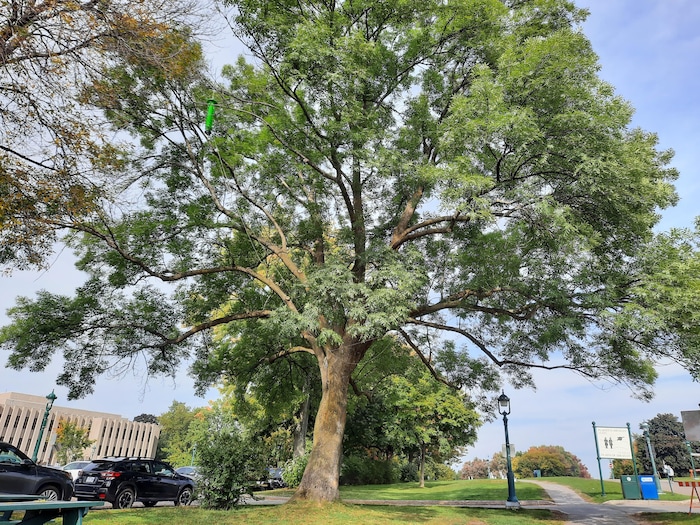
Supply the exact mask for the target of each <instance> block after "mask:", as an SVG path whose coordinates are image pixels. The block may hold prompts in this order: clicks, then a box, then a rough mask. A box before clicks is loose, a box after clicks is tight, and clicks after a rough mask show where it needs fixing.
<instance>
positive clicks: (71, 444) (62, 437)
mask: <svg viewBox="0 0 700 525" xmlns="http://www.w3.org/2000/svg"><path fill="white" fill-rule="evenodd" d="M89 436H90V429H88V428H84V427H81V426H79V425H78V424H77V423H75V422H73V421H69V420H67V419H60V420H59V421H58V426H57V427H56V448H57V449H58V452H57V454H56V456H57V459H58V462H59V463H61V464H62V465H64V464H66V463H70V462H71V461H73V460H75V459H83V458H84V457H85V456H84V452H85V449H86V448H88V447H89V446H90V445H92V444H93V443H94V441H92V440H90V439H89Z"/></svg>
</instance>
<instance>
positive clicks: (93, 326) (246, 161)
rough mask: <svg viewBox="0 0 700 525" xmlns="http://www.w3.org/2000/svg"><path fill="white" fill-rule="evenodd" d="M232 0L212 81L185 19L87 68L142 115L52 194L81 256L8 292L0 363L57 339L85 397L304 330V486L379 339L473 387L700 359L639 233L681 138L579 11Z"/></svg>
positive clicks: (285, 344) (336, 461) (510, 0)
mask: <svg viewBox="0 0 700 525" xmlns="http://www.w3.org/2000/svg"><path fill="white" fill-rule="evenodd" d="M225 3H226V4H227V5H229V6H230V7H232V8H233V13H234V14H233V17H232V20H231V23H232V28H233V30H234V33H235V34H236V36H237V37H238V38H239V39H240V40H241V42H242V43H243V44H244V45H245V46H246V47H247V53H248V55H247V56H248V57H249V60H247V59H246V58H243V57H241V58H239V60H238V61H237V62H236V63H235V64H233V65H231V66H230V67H227V68H226V69H225V71H224V76H225V79H226V84H223V85H215V84H214V82H213V81H211V79H207V78H206V77H203V75H202V68H201V57H200V56H199V54H198V53H197V47H196V45H194V44H193V42H191V40H189V39H188V38H187V35H186V34H182V33H180V34H179V35H180V36H181V38H180V39H171V40H168V43H170V44H172V46H169V45H168V46H166V45H163V46H160V47H158V48H157V50H159V51H161V52H162V51H167V50H173V51H175V50H177V51H178V53H171V54H169V55H167V56H168V57H170V58H171V60H169V61H166V62H167V64H169V67H167V68H164V67H162V64H161V63H160V62H159V61H156V60H150V59H149V57H147V56H144V55H143V54H139V55H136V56H130V57H129V58H130V59H129V60H127V61H122V62H120V63H118V64H116V65H112V64H110V65H109V67H106V68H105V69H104V70H103V71H101V73H102V75H101V76H100V78H99V79H97V80H95V81H94V82H93V83H92V85H91V89H89V90H87V91H85V93H86V96H85V100H86V102H89V103H91V104H93V105H94V106H95V108H96V109H99V110H102V111H103V112H104V115H105V116H106V117H107V118H109V120H110V122H111V123H112V125H113V126H114V129H118V130H121V131H123V132H128V133H131V134H132V135H133V136H134V137H135V138H138V139H139V140H138V142H136V141H134V143H133V144H132V145H131V148H130V149H129V150H128V151H124V152H123V153H124V156H123V158H122V162H121V163H120V165H119V169H115V168H114V167H113V168H112V169H111V171H110V172H109V174H110V184H111V188H112V191H111V192H109V193H101V194H100V195H99V196H98V198H96V199H95V200H94V203H93V205H92V206H91V208H90V210H89V212H90V213H84V214H81V215H75V214H71V213H63V214H61V215H60V220H57V219H56V218H54V221H53V222H52V226H54V227H56V228H63V229H65V230H66V231H70V232H73V235H71V236H70V237H69V238H68V242H69V244H70V246H72V247H73V248H74V249H75V250H76V252H77V254H78V256H79V262H78V268H79V269H81V270H83V271H84V272H86V273H87V275H88V279H87V282H86V283H85V284H84V285H83V286H81V287H80V288H79V289H78V290H76V294H75V296H73V297H62V296H57V295H54V294H50V293H47V292H42V293H40V294H38V295H37V297H36V298H34V299H28V298H20V299H18V303H17V306H16V307H15V308H13V309H11V310H10V312H9V315H10V317H11V319H12V324H11V325H10V326H8V327H6V328H4V329H2V331H1V332H0V343H1V344H2V346H3V347H4V348H7V349H9V350H10V351H11V354H10V359H9V365H10V366H12V367H14V368H17V369H21V368H24V367H29V368H30V369H33V370H41V369H43V368H44V367H45V366H46V365H47V364H48V363H49V362H50V357H51V355H53V353H54V352H55V351H56V349H58V348H61V349H62V352H63V357H64V360H65V363H66V364H65V370H64V372H63V373H62V374H61V375H60V377H59V378H58V382H59V384H63V385H66V386H68V387H69V389H70V396H71V397H77V396H81V395H86V394H88V393H89V392H90V391H91V388H92V384H93V383H94V381H95V380H96V378H97V377H98V376H99V374H100V373H102V372H103V371H104V370H106V369H107V368H108V367H110V366H112V365H113V364H114V363H115V362H127V363H128V362H129V360H131V359H134V358H135V356H137V355H142V356H144V358H145V360H146V361H147V362H148V364H149V372H151V373H174V371H175V370H176V368H177V366H178V364H179V363H180V361H181V360H182V359H183V358H185V357H194V358H195V365H194V372H195V373H196V374H197V376H198V379H199V384H200V386H201V387H202V388H204V387H205V386H207V385H209V384H211V383H212V382H214V381H217V380H218V379H220V378H222V377H224V376H225V375H226V374H227V373H230V372H231V371H236V373H237V374H250V375H249V377H253V374H254V372H255V370H256V369H257V367H258V366H267V365H269V364H270V363H275V362H285V363H288V366H289V367H290V370H291V368H292V367H294V368H295V370H296V371H297V372H298V371H299V370H301V368H300V366H299V365H300V363H303V361H299V360H298V361H297V362H296V364H293V360H294V359H296V357H295V356H296V354H308V355H307V356H306V357H311V360H312V361H313V362H315V364H316V366H317V367H318V376H317V377H318V381H319V383H318V384H319V385H320V389H321V399H320V402H319V406H318V410H317V414H316V417H315V418H314V431H313V437H314V443H313V449H312V452H311V455H310V457H309V462H308V466H307V468H306V471H305V474H304V478H303V479H302V482H301V484H300V486H299V488H298V490H297V493H296V497H297V498H310V499H314V500H322V501H327V500H334V499H336V498H337V497H338V474H339V468H340V461H341V451H342V439H343V434H344V430H345V424H346V408H347V403H348V388H350V387H352V384H353V374H354V373H355V371H356V370H357V369H358V366H359V365H361V364H362V363H364V360H365V358H366V356H369V355H371V354H370V353H368V352H369V350H370V348H372V347H373V345H377V344H380V343H382V342H383V341H385V340H386V339H391V340H393V341H396V342H397V343H399V344H402V345H405V346H406V347H407V348H410V350H411V352H412V354H413V356H414V358H415V359H419V360H420V361H421V362H422V363H423V364H424V365H425V366H426V367H427V368H428V370H429V371H430V372H431V373H432V374H433V376H434V377H435V378H436V379H437V380H439V381H441V382H443V383H445V384H446V385H450V386H452V387H455V388H459V389H462V390H463V391H464V392H467V393H468V394H469V396H470V398H471V400H472V401H473V402H474V403H476V404H477V405H478V404H480V403H486V402H490V401H491V400H492V398H493V393H494V392H497V391H498V388H499V386H500V385H501V383H502V382H503V381H505V380H507V381H510V382H511V383H512V384H514V385H515V386H516V387H522V386H528V385H532V377H531V374H530V371H531V370H532V369H533V368H544V369H552V368H566V369H569V370H571V371H573V372H576V373H579V374H582V375H584V376H586V377H588V378H590V379H592V380H595V379H597V378H607V379H611V380H612V381H616V382H621V383H625V384H628V385H630V386H631V387H633V391H635V392H636V393H638V394H639V395H641V396H642V397H648V396H650V395H651V386H652V385H653V382H654V379H655V377H656V372H655V370H654V362H655V360H656V359H658V358H660V357H664V358H671V359H675V360H677V361H679V362H681V363H684V364H689V363H690V362H693V361H694V362H696V363H697V360H696V359H695V356H696V353H695V352H697V337H696V335H697V334H696V333H695V334H694V335H693V333H692V332H693V330H696V327H695V328H693V327H690V328H689V327H688V325H687V324H685V323H681V322H679V323H676V324H673V325H670V326H668V325H665V324H663V323H659V322H653V323H652V322H646V321H647V319H651V318H653V317H654V316H655V315H657V314H658V312H659V308H658V302H659V300H661V299H662V298H663V297H664V296H663V294H654V293H652V291H653V290H652V289H653V287H652V286H651V284H652V283H650V279H651V278H653V277H654V276H656V277H660V274H659V273H658V272H656V273H655V272H653V271H652V272H649V270H650V268H651V269H655V268H658V267H659V264H658V261H656V262H655V261H654V260H653V257H650V256H649V254H648V250H649V249H650V248H649V247H650V246H652V244H651V243H652V241H653V227H654V226H655V225H656V223H657V222H658V219H659V212H660V210H662V209H663V208H665V207H667V206H670V205H672V204H673V203H674V202H675V200H676V195H675V191H674V188H673V185H672V181H673V180H674V179H675V177H676V172H675V170H674V169H672V168H671V167H669V162H670V160H671V152H667V151H659V150H658V148H657V138H656V136H655V135H654V134H653V133H649V132H646V131H644V130H640V129H631V128H630V120H631V116H632V108H631V106H630V105H629V104H628V103H627V102H626V101H624V100H623V99H621V98H620V97H619V96H617V95H616V94H615V92H614V89H613V88H612V87H611V86H610V85H608V84H606V83H605V82H603V81H602V80H601V79H600V78H598V76H597V72H598V69H599V66H598V63H597V57H596V55H595V53H594V52H593V50H592V49H591V46H590V43H589V42H588V40H587V39H586V37H585V36H584V35H583V33H582V32H581V30H580V28H579V25H580V23H581V22H582V21H583V20H584V18H585V14H586V13H585V11H583V10H580V9H577V8H576V7H575V5H574V4H573V2H570V1H567V0H518V1H515V0H455V1H450V2H444V1H438V0H401V1H399V0H383V1H379V2H377V1H372V2H368V1H364V0H359V1H356V0H353V1H343V2H311V1H304V0H299V1H296V0H295V1H294V2H291V1H288V0H230V1H227V2H225ZM187 50H191V52H184V51H187ZM164 55H165V53H160V54H159V55H158V56H161V57H163V56H164ZM210 99H213V100H216V102H217V104H216V117H215V120H214V123H213V127H212V129H211V132H210V133H207V130H206V129H203V126H202V124H203V122H204V119H205V111H206V108H207V100H210ZM670 246H677V243H676V244H674V241H672V242H671V245H670ZM652 251H653V252H654V253H660V252H659V251H658V250H655V249H654V250H652ZM667 253H670V254H674V257H676V256H677V254H678V252H677V251H674V250H667ZM662 273H663V272H662ZM683 275H685V276H686V277H687V278H690V277H688V275H687V274H685V273H683ZM664 290H666V291H668V289H667V288H664ZM696 298H697V297H696V296H691V297H690V298H689V299H688V301H690V302H691V303H692V302H694V301H695V299H696ZM668 318H669V316H668V315H666V314H664V313H663V312H662V314H660V315H658V317H657V319H668ZM214 328H217V330H218V332H217V334H218V335H217V337H216V338H213V337H212V333H213V330H214ZM688 368H689V370H690V372H691V373H692V374H694V375H695V376H696V377H697V375H698V369H697V367H696V366H689V367H688ZM295 373H296V372H295ZM281 395H283V394H281Z"/></svg>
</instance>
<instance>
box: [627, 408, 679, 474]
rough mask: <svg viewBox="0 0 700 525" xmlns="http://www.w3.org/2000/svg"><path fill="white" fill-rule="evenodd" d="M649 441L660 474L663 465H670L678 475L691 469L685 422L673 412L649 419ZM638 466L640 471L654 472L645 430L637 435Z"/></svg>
mask: <svg viewBox="0 0 700 525" xmlns="http://www.w3.org/2000/svg"><path fill="white" fill-rule="evenodd" d="M647 424H648V425H649V430H648V432H649V442H650V444H651V448H652V451H653V453H654V461H655V462H656V468H657V471H658V472H657V473H658V475H662V474H663V465H664V464H667V465H670V466H671V468H673V470H674V471H675V472H676V475H677V476H685V475H686V474H687V473H688V472H689V470H690V469H691V461H690V454H689V452H688V446H687V445H686V440H685V430H684V428H683V423H681V421H679V420H678V417H676V416H675V415H673V414H657V415H656V416H655V417H653V418H652V419H650V420H649V421H647ZM634 441H635V450H636V458H637V468H638V469H639V470H640V472H652V465H651V459H650V457H649V447H648V446H647V441H646V437H645V436H644V432H643V431H642V433H641V434H638V435H635V440H634Z"/></svg>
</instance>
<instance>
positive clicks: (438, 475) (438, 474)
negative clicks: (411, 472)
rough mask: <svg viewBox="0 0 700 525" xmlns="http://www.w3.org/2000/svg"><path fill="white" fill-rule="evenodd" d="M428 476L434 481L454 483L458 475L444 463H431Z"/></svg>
mask: <svg viewBox="0 0 700 525" xmlns="http://www.w3.org/2000/svg"><path fill="white" fill-rule="evenodd" d="M425 470H426V474H427V475H429V476H430V479H432V480H434V481H452V480H454V479H457V473H456V472H455V471H454V470H452V469H451V468H450V467H449V466H447V465H445V464H444V463H429V464H428V465H426V468H425Z"/></svg>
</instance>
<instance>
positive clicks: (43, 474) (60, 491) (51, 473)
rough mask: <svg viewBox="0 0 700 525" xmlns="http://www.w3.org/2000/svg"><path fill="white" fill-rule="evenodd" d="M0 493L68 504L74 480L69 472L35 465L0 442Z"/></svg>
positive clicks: (23, 455) (23, 454) (7, 444)
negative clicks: (29, 496) (66, 502)
mask: <svg viewBox="0 0 700 525" xmlns="http://www.w3.org/2000/svg"><path fill="white" fill-rule="evenodd" d="M0 492H8V493H11V494H39V495H40V496H41V497H43V498H45V499H48V500H59V499H62V500H69V499H71V497H72V496H73V478H72V477H71V475H70V472H66V471H65V470H61V469H57V468H53V467H45V466H43V465H38V464H36V463H35V462H34V461H32V460H31V459H29V457H28V456H27V455H26V454H25V453H24V452H22V451H21V450H20V449H18V448H17V447H15V446H13V445H10V444H9V443H4V442H0Z"/></svg>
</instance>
